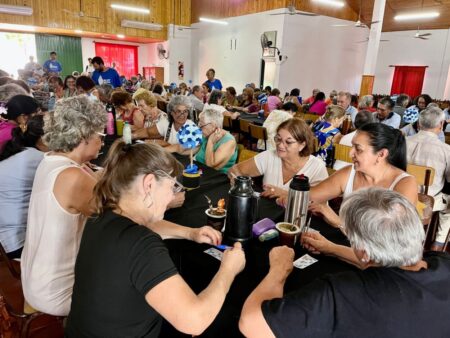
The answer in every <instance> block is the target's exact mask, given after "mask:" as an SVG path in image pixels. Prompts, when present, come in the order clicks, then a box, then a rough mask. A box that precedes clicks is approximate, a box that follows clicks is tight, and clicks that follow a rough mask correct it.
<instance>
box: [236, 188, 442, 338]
mask: <svg viewBox="0 0 450 338" xmlns="http://www.w3.org/2000/svg"><path fill="white" fill-rule="evenodd" d="M340 215H341V216H342V219H343V220H344V229H345V231H346V233H347V236H348V239H349V241H350V244H351V247H352V249H353V251H354V252H355V254H356V256H357V257H358V260H359V261H360V262H361V263H362V264H364V265H365V267H366V269H365V270H352V271H347V272H341V273H338V274H327V275H325V276H323V277H321V278H319V279H316V280H315V281H314V282H312V283H310V284H308V285H306V286H305V287H303V288H301V289H299V290H296V291H294V292H290V293H288V294H287V295H284V296H283V289H284V284H285V282H286V279H287V278H288V276H289V274H290V273H291V272H292V270H293V259H294V251H293V250H292V249H290V248H288V247H286V246H283V247H276V248H274V249H272V251H271V252H270V254H269V261H270V269H269V272H268V274H267V275H266V277H265V278H264V279H263V280H262V282H261V283H260V284H259V285H258V286H257V288H256V289H255V290H254V291H253V292H252V293H251V294H250V296H249V297H248V298H247V300H246V301H245V304H244V307H243V309H242V313H241V318H240V322H239V328H240V330H241V332H242V333H243V334H244V335H245V336H246V337H247V338H253V337H254V338H266V337H267V338H268V337H315V338H317V337H391V338H393V337H398V338H400V337H447V336H448V334H449V333H450V321H449V320H448V318H449V316H450V306H448V299H449V298H450V288H449V287H448V281H449V271H450V259H449V257H448V255H443V254H438V253H427V254H426V255H425V257H423V248H422V241H423V240H424V237H425V234H424V231H423V226H422V223H421V221H420V218H419V216H418V214H417V212H416V210H415V207H414V205H412V204H411V203H410V202H409V201H408V200H407V199H406V198H405V197H403V196H402V195H400V194H399V193H398V192H395V191H391V190H387V189H383V188H369V189H361V190H358V191H356V192H354V193H353V194H351V195H350V196H349V197H348V198H347V199H346V200H345V201H344V203H343V205H342V208H341V212H340ZM302 243H303V245H304V246H305V247H306V248H308V249H309V250H311V251H313V252H315V253H317V252H321V253H323V254H329V255H331V254H332V252H334V251H335V250H337V249H336V247H341V246H340V245H337V244H334V243H332V242H330V241H328V240H327V239H326V238H325V237H323V236H322V235H321V234H320V233H318V232H307V233H304V234H303V235H302ZM321 259H323V258H319V263H318V264H320V260H321ZM296 273H297V272H296ZM424 323H426V325H424Z"/></svg>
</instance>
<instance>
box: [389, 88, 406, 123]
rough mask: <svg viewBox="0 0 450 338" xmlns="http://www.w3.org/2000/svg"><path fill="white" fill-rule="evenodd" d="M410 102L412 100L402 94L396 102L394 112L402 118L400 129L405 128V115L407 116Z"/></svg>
mask: <svg viewBox="0 0 450 338" xmlns="http://www.w3.org/2000/svg"><path fill="white" fill-rule="evenodd" d="M409 101H410V98H409V96H408V95H406V94H400V95H399V96H398V97H397V99H396V100H395V106H394V108H393V109H392V110H393V111H394V113H397V114H398V115H399V116H400V119H401V121H400V127H403V126H404V125H405V122H404V121H403V114H405V111H406V108H407V107H408V104H409Z"/></svg>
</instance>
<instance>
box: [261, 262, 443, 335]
mask: <svg viewBox="0 0 450 338" xmlns="http://www.w3.org/2000/svg"><path fill="white" fill-rule="evenodd" d="M424 259H425V260H426V261H427V262H428V269H427V270H420V271H419V272H409V271H405V270H401V269H398V268H370V269H367V270H365V271H351V272H344V273H339V274H335V275H329V276H326V277H324V278H321V279H318V280H316V281H314V282H312V283H311V284H309V285H308V286H306V287H305V288H302V289H301V290H299V291H296V292H294V293H291V294H288V295H286V296H285V298H283V299H273V300H270V301H266V302H264V303H263V305H262V311H263V314H264V318H265V320H266V321H267V323H268V324H269V326H270V328H271V329H272V332H273V333H274V334H275V336H276V337H277V338H287V337H289V338H290V337H292V338H294V337H295V338H299V337H314V338H320V337H342V338H344V337H345V338H349V337H389V338H392V337H436V338H437V337H450V256H449V255H438V254H430V255H428V256H427V257H425V258H424Z"/></svg>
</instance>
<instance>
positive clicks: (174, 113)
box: [133, 95, 198, 154]
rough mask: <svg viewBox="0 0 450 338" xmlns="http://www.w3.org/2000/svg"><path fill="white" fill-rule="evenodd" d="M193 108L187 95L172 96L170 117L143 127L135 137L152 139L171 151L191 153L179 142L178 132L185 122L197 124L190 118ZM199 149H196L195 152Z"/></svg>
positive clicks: (169, 109) (136, 132) (168, 108)
mask: <svg viewBox="0 0 450 338" xmlns="http://www.w3.org/2000/svg"><path fill="white" fill-rule="evenodd" d="M191 108H192V103H191V100H190V99H189V98H188V97H187V96H183V95H177V96H174V97H172V99H171V100H170V101H169V104H168V105H167V113H168V117H169V119H168V120H161V121H159V122H158V123H156V124H155V125H153V126H151V127H149V128H142V129H140V130H137V131H135V132H133V138H134V139H143V138H147V139H151V141H150V142H152V143H158V144H159V145H160V146H162V147H164V148H165V149H166V150H167V151H169V152H171V153H179V154H189V150H185V149H183V148H182V147H181V146H180V144H179V143H178V139H177V132H178V130H180V129H181V127H183V126H184V125H185V124H188V125H195V123H194V122H193V121H192V120H189V119H188V116H189V112H190V111H191ZM197 150H198V149H197ZM197 150H194V152H196V151H197Z"/></svg>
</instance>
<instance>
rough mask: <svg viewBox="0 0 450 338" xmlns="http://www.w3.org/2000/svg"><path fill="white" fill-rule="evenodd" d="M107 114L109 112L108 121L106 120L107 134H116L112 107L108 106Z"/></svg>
mask: <svg viewBox="0 0 450 338" xmlns="http://www.w3.org/2000/svg"><path fill="white" fill-rule="evenodd" d="M106 114H107V118H108V120H107V122H106V134H107V135H114V134H115V132H114V124H115V122H114V115H113V113H112V109H110V108H106Z"/></svg>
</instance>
